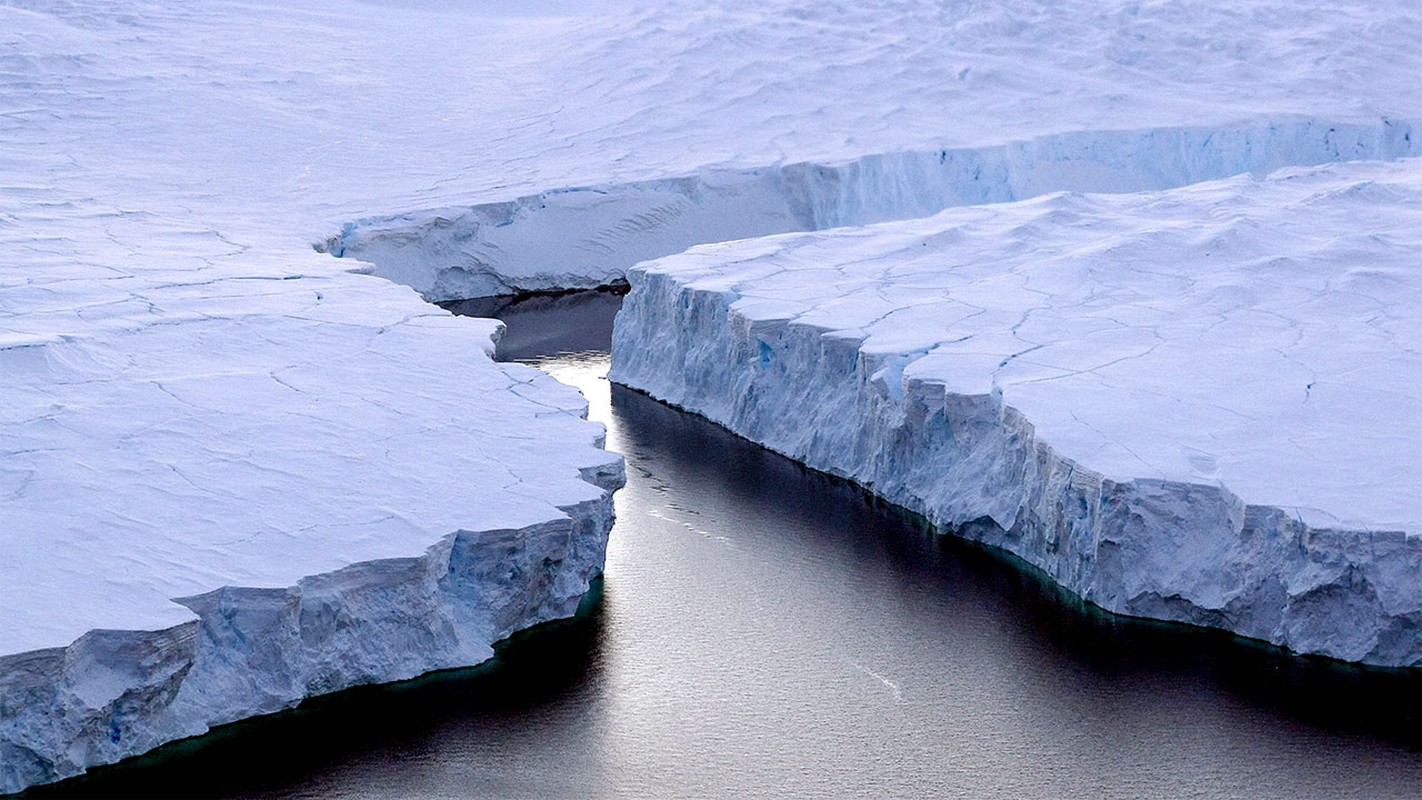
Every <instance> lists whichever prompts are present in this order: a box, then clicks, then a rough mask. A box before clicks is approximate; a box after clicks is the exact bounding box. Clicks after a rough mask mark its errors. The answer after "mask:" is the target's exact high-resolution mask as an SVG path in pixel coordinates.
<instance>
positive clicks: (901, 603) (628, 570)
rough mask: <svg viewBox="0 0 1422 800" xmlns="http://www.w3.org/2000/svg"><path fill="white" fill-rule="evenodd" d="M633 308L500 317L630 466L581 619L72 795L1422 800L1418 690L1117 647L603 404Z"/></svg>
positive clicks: (95, 782) (761, 459)
mask: <svg viewBox="0 0 1422 800" xmlns="http://www.w3.org/2000/svg"><path fill="white" fill-rule="evenodd" d="M618 300H619V298H617V297H616V296H614V295H609V294H602V295H598V294H583V295H569V296H566V297H562V298H539V299H535V300H532V301H528V302H524V303H518V304H512V305H507V306H506V307H504V308H501V309H498V311H499V313H500V314H501V315H502V317H503V318H504V319H505V321H506V322H508V324H509V333H508V335H507V337H506V338H505V340H504V342H503V343H502V345H501V347H500V355H501V357H505V358H522V359H533V360H535V361H537V363H539V364H540V365H541V366H543V367H544V368H546V369H548V370H549V371H550V372H553V373H554V374H555V375H557V376H558V377H559V378H561V379H563V380H565V381H568V382H570V383H574V384H575V385H578V386H580V387H581V388H583V390H584V392H585V393H587V394H588V396H589V398H590V401H591V403H592V416H594V417H595V418H597V419H601V420H604V421H606V422H607V423H608V425H609V436H608V446H609V447H611V448H613V449H616V450H619V451H621V452H622V453H624V454H626V456H627V459H628V477H629V482H628V486H627V488H626V489H624V490H623V491H622V493H621V494H619V496H618V501H617V507H618V515H619V519H618V523H617V527H616V529H615V530H614V532H613V539H612V543H611V546H610V550H609V554H608V564H607V573H606V579H605V582H604V585H603V586H602V587H600V588H599V590H598V591H597V592H595V593H594V594H593V595H592V596H590V597H589V599H588V601H587V602H585V604H584V609H583V611H582V612H581V613H580V616H579V617H578V618H577V619H575V620H572V621H569V622H565V623H556V624H553V625H549V626H545V627H544V628H542V629H539V630H538V631H535V632H533V633H530V634H527V635H523V636H520V637H517V638H516V640H515V641H513V642H511V643H510V644H509V645H507V646H505V647H503V648H502V649H501V651H500V653H499V656H498V657H497V658H496V659H495V661H494V662H493V663H491V664H489V665H486V666H484V667H481V668H479V669H474V670H462V671H456V672H450V673H444V674H440V675H437V676H433V677H429V678H425V679H421V680H418V681H413V682H410V683H407V684H402V685H399V686H394V687H379V688H364V689H358V690H353V691H349V692H344V693H341V694H338V695H335V696H332V697H327V698H320V699H317V700H314V701H310V702H308V703H306V704H304V705H303V706H302V707H301V708H300V709H298V710H296V711H293V712H287V713H283V714H279V715H275V716H273V717H269V718H265V719H261V720H256V721H250V722H246V723H239V724H237V725H233V726H229V727H228V728H225V729H222V730H221V731H219V732H217V733H215V734H212V735H209V736H207V737H203V738H202V739H198V740H194V741H191V742H184V743H179V744H177V745H173V746H170V747H168V748H165V749H164V750H162V751H160V752H159V753H157V754H154V755H151V756H148V757H145V758H143V759H140V760H138V761H136V762H135V763H133V764H132V765H123V766H120V767H114V768H108V769H104V770H98V771H96V772H95V773H94V775H93V776H92V777H89V778H84V779H80V780H77V781H70V782H67V783H64V784H60V785H58V786H56V787H52V793H53V794H54V795H55V796H75V795H78V796H144V797H147V796H230V797H237V796H251V797H360V798H383V797H664V796H678V797H736V798H755V797H784V796H792V797H799V796H825V797H828V796H833V797H841V796H872V797H881V796H898V797H965V798H967V797H972V798H990V797H1059V798H1099V797H1180V798H1185V797H1201V798H1220V797H1241V798H1255V797H1291V798H1304V797H1360V798H1382V797H1411V798H1417V797H1422V672H1419V671H1411V672H1399V671H1378V670H1361V669H1352V668H1347V667H1343V666H1340V665H1336V664H1332V663H1329V662H1324V661H1320V660H1315V659H1302V658H1295V657H1289V656H1287V655H1284V654H1282V653H1280V652H1279V651H1277V650H1274V649H1271V648H1266V647H1262V646H1258V645H1254V644H1251V643H1248V642H1243V641H1240V640H1238V639H1234V638H1232V637H1229V636H1226V635H1222V634H1218V633H1211V632H1206V631H1196V630H1188V629H1184V628H1180V627H1175V626H1166V625H1157V624H1151V623H1144V622H1138V621H1126V620H1119V619H1111V618H1107V617H1105V616H1104V615H1101V614H1099V613H1095V612H1093V611H1091V610H1089V609H1086V608H1083V607H1082V606H1081V605H1080V604H1078V603H1075V602H1073V601H1072V600H1071V599H1070V598H1066V597H1063V596H1061V595H1060V594H1059V593H1058V592H1056V591H1054V590H1053V589H1052V588H1051V587H1050V586H1048V585H1046V584H1045V583H1043V582H1042V581H1040V580H1039V579H1038V578H1037V577H1036V576H1035V575H1034V574H1033V573H1031V572H1030V571H1027V570H1024V569H1022V568H1020V567H1019V566H1017V565H1014V564H1013V563H1011V562H1009V561H1008V560H1006V559H1003V558H1001V557H998V556H995V555H993V554H991V553H988V552H985V551H983V550H980V549H977V548H974V547H971V546H968V545H964V544H961V543H956V542H954V541H953V540H951V539H948V540H935V539H934V538H933V537H931V536H929V535H928V534H926V533H925V532H924V531H923V530H921V529H920V528H919V527H917V525H916V524H915V522H914V521H913V520H912V519H907V518H905V517H904V516H902V515H901V514H899V513H897V512H895V511H894V510H893V509H890V508H885V507H882V506H879V505H876V504H874V503H872V502H869V501H866V499H865V498H864V497H863V496H862V494H861V493H860V492H859V491H858V490H856V489H854V488H853V487H849V486H846V485H845V484H843V483H840V482H838V481H835V480H832V479H829V478H826V477H823V476H820V475H816V474H814V473H810V472H808V471H807V470H804V469H802V468H800V467H799V466H797V465H796V464H794V463H792V462H789V461H787V460H785V459H782V458H779V457H777V456H774V455H771V454H768V453H766V452H764V451H762V450H760V449H759V448H756V447H754V446H752V445H750V444H748V443H746V442H744V441H742V440H739V439H737V438H735V437H734V436H731V435H730V434H728V433H726V432H725V431H722V430H720V429H718V428H716V427H714V426H711V425H709V424H706V423H704V422H702V421H700V420H697V419H695V418H692V417H689V416H687V415H685V414H681V413H679V412H677V411H674V410H672V409H669V408H667V407H665V406H662V405H660V404H658V403H655V402H653V401H651V400H649V399H647V398H645V397H643V396H641V395H638V394H636V393H633V392H630V391H626V390H622V389H618V388H617V387H611V388H609V385H608V384H607V382H606V381H605V380H604V379H603V378H602V377H601V376H602V374H603V373H604V372H605V370H606V366H607V356H606V352H605V348H606V342H607V332H608V331H609V330H610V325H611V319H612V314H613V313H614V312H615V310H616V306H617V303H618ZM469 310H473V311H485V312H487V311H488V310H489V309H488V308H487V307H483V306H476V307H473V308H471V309H469ZM599 348H602V350H601V351H599ZM548 354H552V355H548ZM49 794H51V792H46V793H45V796H49Z"/></svg>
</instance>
